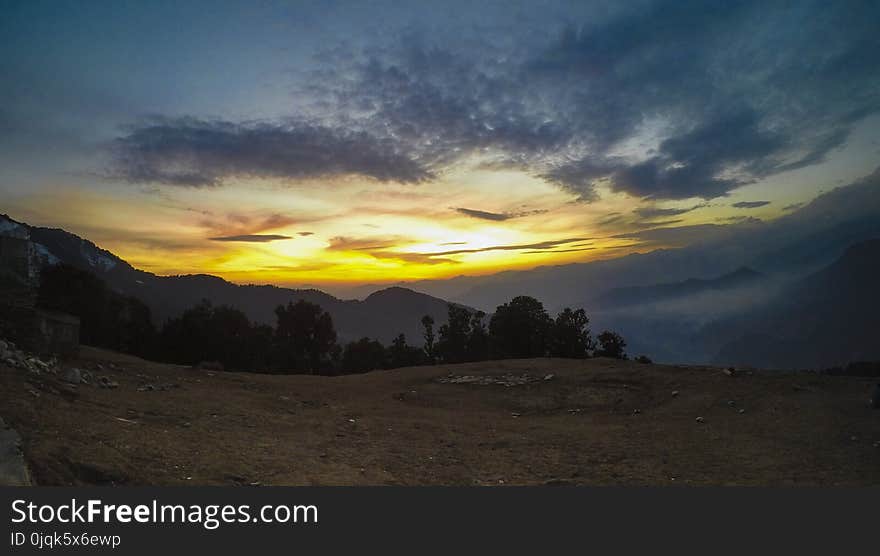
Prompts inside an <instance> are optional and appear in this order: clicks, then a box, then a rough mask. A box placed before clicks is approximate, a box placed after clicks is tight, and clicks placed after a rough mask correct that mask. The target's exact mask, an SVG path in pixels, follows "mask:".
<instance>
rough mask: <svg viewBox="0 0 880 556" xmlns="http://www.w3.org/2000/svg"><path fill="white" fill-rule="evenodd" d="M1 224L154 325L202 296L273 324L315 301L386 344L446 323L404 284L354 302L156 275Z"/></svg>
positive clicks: (51, 235) (59, 235)
mask: <svg viewBox="0 0 880 556" xmlns="http://www.w3.org/2000/svg"><path fill="white" fill-rule="evenodd" d="M0 222H2V223H6V225H9V226H11V225H18V226H23V227H25V228H26V229H28V230H29V232H30V235H31V240H32V241H33V242H34V243H35V244H36V245H37V251H38V253H39V254H40V256H41V257H42V261H43V264H44V265H53V264H58V263H61V262H63V263H66V264H69V265H72V266H74V267H76V268H79V269H81V270H85V271H88V272H91V273H93V274H95V275H96V276H98V277H100V278H101V279H103V280H104V281H106V282H107V283H108V285H110V287H111V288H113V289H114V290H116V291H118V292H120V293H123V294H126V295H132V296H134V297H137V298H138V299H140V300H142V301H143V302H144V303H146V304H147V306H149V307H150V310H151V312H152V315H153V322H154V323H155V324H156V325H159V326H161V324H162V323H163V322H164V321H165V320H167V319H168V318H170V317H174V316H177V315H179V314H180V313H182V312H183V311H185V310H186V309H189V308H190V307H193V306H194V305H196V304H197V303H199V301H201V300H202V299H207V300H209V301H211V302H212V303H213V304H215V305H221V304H223V305H231V306H233V307H236V308H237V309H240V310H242V311H244V312H245V314H247V316H248V317H249V318H250V319H251V320H253V321H256V322H260V323H265V324H274V323H275V313H274V310H275V308H276V307H277V306H278V305H283V304H286V303H288V302H291V301H297V300H305V301H308V302H311V303H315V304H317V305H320V306H321V307H322V308H323V309H324V310H325V311H327V312H329V313H330V315H331V316H332V317H333V322H334V325H335V327H336V331H337V334H338V335H339V338H340V340H341V341H343V342H345V341H350V340H355V339H359V338H361V337H364V336H366V337H370V338H375V339H378V340H380V341H382V342H383V343H390V342H391V340H392V339H393V338H394V337H396V336H397V335H398V334H400V333H404V334H406V337H407V340H408V342H409V343H410V344H414V345H421V343H422V341H423V340H422V327H421V318H422V317H423V316H424V315H431V316H432V317H433V318H434V321H435V322H437V323H438V326H439V325H440V324H442V323H444V322H446V316H447V302H446V301H445V300H443V299H439V298H436V297H433V296H430V295H427V294H424V293H418V292H415V291H412V290H409V289H406V288H399V287H394V288H387V289H385V290H382V291H379V292H375V293H374V294H373V295H371V296H369V297H368V298H367V299H365V300H363V301H358V300H342V299H338V298H336V297H334V296H332V295H330V294H327V293H324V292H322V291H320V290H315V289H291V288H280V287H276V286H255V285H237V284H232V283H230V282H227V281H226V280H224V279H222V278H218V277H216V276H210V275H205V274H195V275H182V276H157V275H155V274H152V273H150V272H145V271H143V270H139V269H136V268H134V267H133V266H132V265H130V264H129V263H128V262H126V261H125V260H123V259H121V258H120V257H118V256H116V255H115V254H113V253H111V252H110V251H107V250H105V249H101V248H100V247H98V246H97V245H95V244H94V243H92V242H91V241H88V240H86V239H83V238H81V237H79V236H77V235H75V234H72V233H70V232H67V231H64V230H61V229H57V228H41V227H36V226H28V225H27V224H24V223H21V222H16V221H15V220H12V219H11V218H10V217H8V216H6V215H0Z"/></svg>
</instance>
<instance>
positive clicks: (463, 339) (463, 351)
mask: <svg viewBox="0 0 880 556" xmlns="http://www.w3.org/2000/svg"><path fill="white" fill-rule="evenodd" d="M447 310H448V311H449V313H448V314H449V316H448V320H447V322H446V324H444V325H443V326H441V327H440V339H439V340H438V342H437V355H438V356H439V357H440V359H441V360H442V361H443V362H444V363H462V362H464V361H467V360H468V339H469V338H470V335H471V312H470V311H468V310H467V309H465V308H464V307H459V306H458V305H453V304H452V303H450V304H448V305H447Z"/></svg>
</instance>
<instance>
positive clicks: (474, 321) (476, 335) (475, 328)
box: [467, 311, 489, 361]
mask: <svg viewBox="0 0 880 556" xmlns="http://www.w3.org/2000/svg"><path fill="white" fill-rule="evenodd" d="M485 318H486V313H484V312H483V311H476V312H475V313H473V314H472V315H471V323H470V328H471V331H470V336H468V341H467V360H468V361H485V360H486V359H488V358H489V330H488V329H487V328H486V322H485Z"/></svg>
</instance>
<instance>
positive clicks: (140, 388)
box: [137, 384, 156, 392]
mask: <svg viewBox="0 0 880 556" xmlns="http://www.w3.org/2000/svg"><path fill="white" fill-rule="evenodd" d="M155 389H156V387H155V386H153V385H152V384H144V385H143V386H138V389H137V391H138V392H152V391H153V390H155Z"/></svg>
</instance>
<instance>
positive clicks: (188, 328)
mask: <svg viewBox="0 0 880 556" xmlns="http://www.w3.org/2000/svg"><path fill="white" fill-rule="evenodd" d="M38 303H39V304H40V305H41V306H43V307H45V308H48V309H54V310H60V311H64V312H67V313H70V314H73V315H76V316H78V317H80V322H81V330H80V336H81V340H82V342H83V343H85V344H89V345H95V346H99V347H106V348H109V349H114V350H118V351H123V352H127V353H132V354H134V355H138V356H141V357H145V358H149V359H154V360H158V361H165V362H169V363H178V364H186V365H197V364H205V363H211V364H214V365H219V366H222V367H223V368H225V369H228V370H236V371H254V372H268V373H307V374H327V375H334V374H349V373H362V372H367V371H371V370H375V369H391V368H398V367H409V366H416V365H432V364H438V363H463V362H470V361H485V360H489V359H508V358H529V357H567V358H587V357H594V356H597V357H598V356H601V357H615V358H626V352H625V348H626V342H625V341H624V339H623V338H622V337H621V336H620V335H619V334H617V333H615V332H612V331H607V330H606V331H603V332H601V333H600V334H598V335H597V336H596V337H595V338H594V337H593V335H592V332H591V330H590V326H589V325H590V320H589V318H588V317H587V314H586V313H585V311H584V310H583V309H576V310H573V309H569V308H566V309H564V310H563V311H562V312H560V313H559V314H558V315H556V317H555V318H553V317H551V316H550V314H549V313H548V312H547V310H546V309H545V308H544V306H543V304H542V303H541V302H540V301H538V300H537V299H535V298H533V297H528V296H518V297H515V298H513V299H512V300H510V301H509V302H508V303H504V304H503V305H500V306H499V307H498V308H497V309H496V310H495V313H494V314H492V315H491V316H488V315H487V314H486V313H484V312H483V311H473V310H470V309H468V308H466V307H462V306H460V305H456V304H452V303H450V304H449V305H448V318H447V322H446V323H444V324H442V325H441V326H439V327H437V326H436V324H437V323H435V322H434V319H433V318H432V317H430V316H429V315H426V316H424V317H423V318H422V319H421V324H422V329H423V338H422V340H423V345H421V346H416V345H413V344H410V343H409V341H408V339H407V338H406V336H405V335H404V334H400V335H398V336H397V337H396V338H395V339H394V340H393V341H392V342H391V344H390V345H388V346H385V345H383V344H382V343H381V342H379V341H378V340H375V339H371V338H361V339H359V340H356V341H352V342H348V343H345V344H344V345H342V344H340V343H339V341H338V338H337V334H336V330H335V328H334V326H333V319H332V317H331V316H330V314H329V313H327V312H326V311H324V310H323V309H322V308H321V307H320V306H319V305H316V304H314V303H309V302H307V301H303V300H299V301H295V302H294V301H291V302H289V303H287V304H286V305H281V306H278V307H277V308H276V309H275V317H276V322H275V326H274V327H273V326H269V325H266V324H259V323H254V322H251V321H250V320H249V319H248V318H247V316H246V315H245V314H244V313H243V312H242V311H240V310H238V309H235V308H233V307H229V306H225V305H219V306H215V305H213V304H211V303H210V302H209V301H207V300H203V301H202V302H201V303H199V304H197V305H196V306H194V307H192V308H190V309H188V310H186V311H184V312H183V313H182V314H181V315H179V316H177V317H174V318H171V319H169V320H168V321H166V322H165V323H164V324H163V326H162V327H161V329H157V328H156V327H155V326H154V325H153V323H152V321H151V318H150V310H149V308H148V307H147V306H146V305H145V304H144V303H143V302H141V301H140V300H138V299H136V298H134V297H130V296H123V295H121V294H119V293H116V292H114V291H113V290H111V289H110V288H108V287H107V286H106V284H105V283H104V282H103V281H102V280H100V279H99V278H97V277H95V276H94V275H92V274H91V273H89V272H85V271H81V270H78V269H75V268H73V267H69V266H64V265H61V266H56V267H52V268H50V269H46V270H45V271H44V272H43V276H42V279H41V284H40V292H39V297H38Z"/></svg>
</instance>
